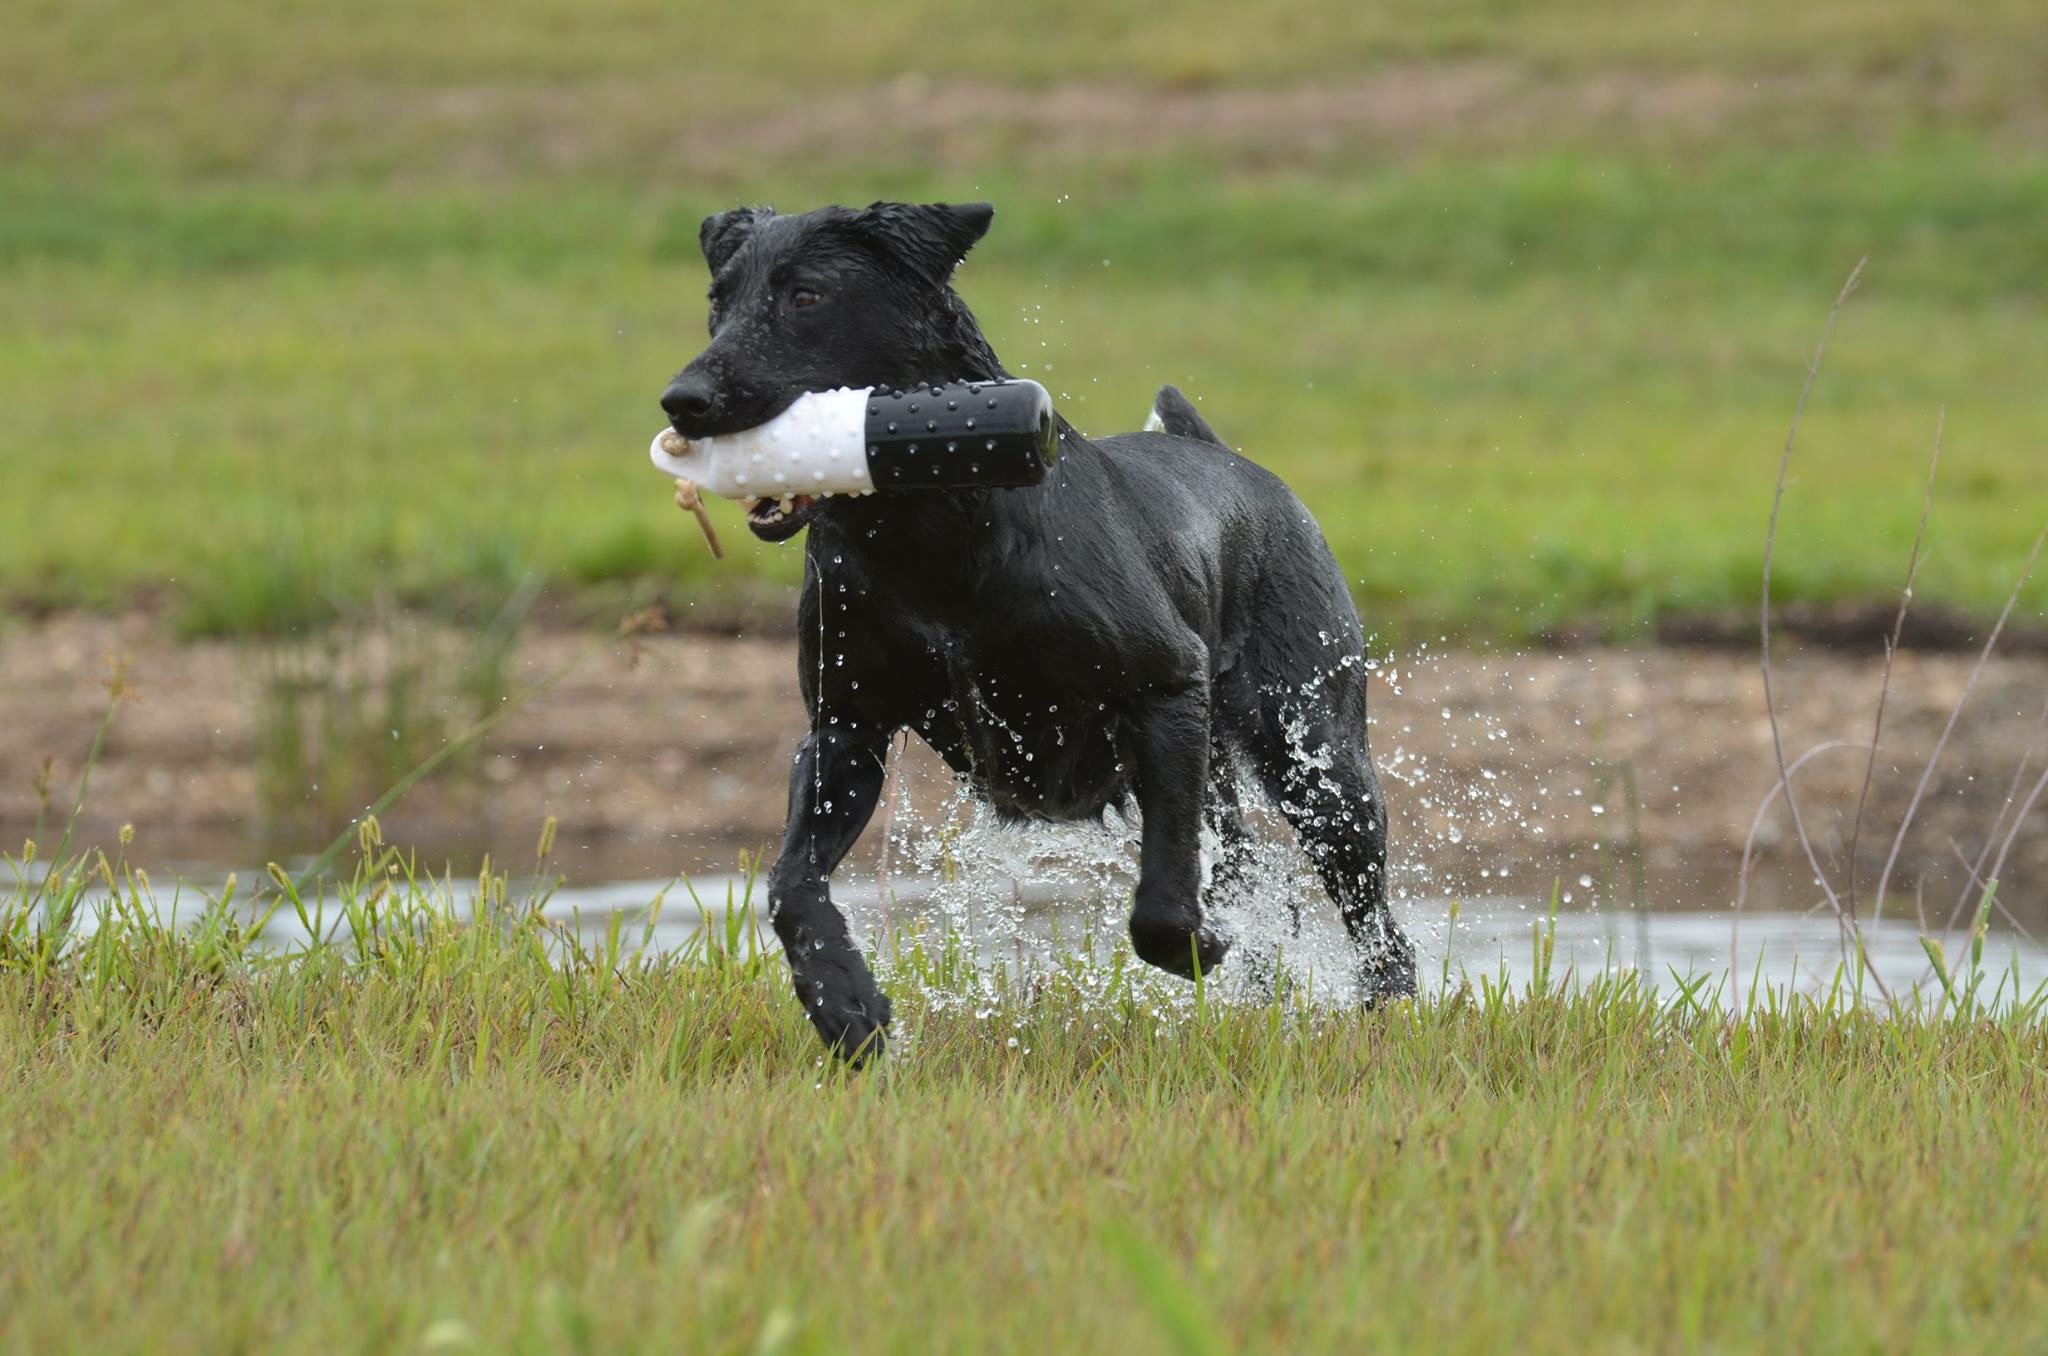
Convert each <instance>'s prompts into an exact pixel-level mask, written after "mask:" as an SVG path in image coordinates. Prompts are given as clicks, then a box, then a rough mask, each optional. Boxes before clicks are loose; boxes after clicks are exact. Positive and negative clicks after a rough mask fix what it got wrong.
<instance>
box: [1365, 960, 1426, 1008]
mask: <svg viewBox="0 0 2048 1356" xmlns="http://www.w3.org/2000/svg"><path fill="white" fill-rule="evenodd" d="M1358 992H1359V1000H1360V1001H1361V1002H1363V1003H1364V1004H1365V1006H1366V1007H1368V1008H1378V1007H1384V1006H1386V1005H1387V1004H1389V1003H1398V1002H1401V1001H1402V1000H1403V999H1408V998H1413V997H1415V993H1416V983H1415V953H1414V951H1413V950H1412V949H1410V948H1408V947H1406V946H1402V947H1389V948H1386V949H1385V950H1384V951H1383V952H1382V954H1380V955H1377V956H1369V957H1367V958H1366V959H1365V961H1364V962H1362V963H1361V964H1360V966H1359V970H1358Z"/></svg>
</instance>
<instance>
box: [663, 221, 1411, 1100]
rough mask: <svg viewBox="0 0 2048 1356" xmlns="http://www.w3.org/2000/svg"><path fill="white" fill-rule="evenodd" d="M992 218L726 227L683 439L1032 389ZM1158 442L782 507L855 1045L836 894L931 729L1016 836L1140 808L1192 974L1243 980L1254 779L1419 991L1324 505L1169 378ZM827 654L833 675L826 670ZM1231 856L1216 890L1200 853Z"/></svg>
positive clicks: (837, 1023) (793, 840)
mask: <svg viewBox="0 0 2048 1356" xmlns="http://www.w3.org/2000/svg"><path fill="white" fill-rule="evenodd" d="M993 215H994V211H993V209H992V208H991V207H989V206H988V205H987V204H985V203H973V204H964V205H960V204H945V203H936V204H910V203H875V204H874V205H872V206H869V207H866V208H861V209H848V208H843V207H826V208H821V209H819V210H817V211H812V212H805V213H803V214H801V215H788V216H778V215H777V214H775V213H774V212H773V211H771V210H768V209H765V208H741V209H738V210H735V211H730V212H724V213H720V214H719V215H716V216H713V217H711V218H709V219H707V220H706V221H705V222H704V224H703V228H702V231H701V232H700V237H699V238H700V242H701V244H702V246H703V251H704V258H705V261H706V262H707V263H708V264H709V266H710V270H711V275H712V284H711V292H710V315H709V327H710V333H711V341H710V343H709V345H708V346H707V347H706V348H705V349H704V350H703V352H702V353H700V354H699V355H698V356H697V357H696V358H695V359H694V360H692V361H691V362H690V364H689V365H688V366H687V367H685V368H683V370H682V371H680V372H679V373H677V374H676V376H675V377H674V378H673V379H672V380H671V382H670V383H669V386H668V388H667V390H666V391H665V392H664V394H663V396H662V400H661V404H662V408H663V411H664V412H665V413H666V414H667V415H668V417H669V420H670V422H671V424H672V425H673V426H674V428H675V429H676V431H677V432H678V433H680V434H682V435H683V436H684V437H686V438H694V437H706V436H711V435H715V434H721V433H731V432H735V431H737V430H741V429H746V428H751V427H754V426H755V425H758V424H762V423H765V422H766V421H767V420H769V419H770V418H772V417H773V416H775V415H776V414H778V413H780V412H781V411H782V410H783V409H785V408H786V407H787V406H788V405H789V404H790V402H791V401H793V400H794V399H795V398H796V397H797V396H798V395H800V394H801V393H803V392H805V391H813V390H825V389H830V388H833V387H839V386H855V387H862V386H887V387H897V388H901V387H905V386H910V385H913V384H921V383H937V382H947V381H953V380H973V379H984V380H985V379H992V378H998V377H1002V376H1005V375H1007V374H1006V373H1005V372H1004V369H1003V366H1002V364H1001V362H1000V361H999V360H998V359H997V357H996V355H995V352H994V351H993V350H992V349H991V348H990V347H989V343H988V341H987V339H986V338H984V337H983V335H982V332H981V328H980V326H979V325H977V324H976V323H975V319H974V316H973V313H972V312H971V311H969V310H968V308H967V305H966V303H965V302H964V301H962V300H961V298H960V296H959V294H958V293H957V292H955V291H954V290H953V287H952V278H953V273H954V269H955V268H956V266H957V265H958V264H959V263H960V262H961V261H962V259H964V258H965V256H966V254H967V252H968V250H969V249H971V248H972V247H973V245H974V244H975V242H976V241H978V240H980V239H981V237H982V235H983V234H984V233H985V232H986V231H987V230H988V228H989V223H990V221H991V219H992V217H993ZM1147 427H1148V431H1145V432H1139V433H1130V434H1123V435H1120V436H1117V437H1109V438H1100V439H1093V440H1091V439H1087V438H1084V437H1082V436H1081V435H1080V434H1079V433H1078V432H1077V431H1075V430H1074V429H1073V428H1072V427H1070V426H1068V425H1067V424H1066V423H1065V422H1064V421H1061V424H1060V428H1059V447H1060V455H1059V457H1058V459H1057V461H1056V462H1055V463H1054V465H1053V467H1052V469H1051V471H1050V472H1049V473H1048V475H1047V477H1046V479H1045V481H1044V482H1043V483H1042V484H1039V485H1036V486H1033V487H1029V488H1022V489H997V490H956V491H909V492H896V493H892V494H877V495H870V496H864V497H845V496H841V497H836V498H823V499H818V500H816V501H800V502H793V503H792V504H791V505H790V506H789V507H788V508H787V509H784V508H782V506H781V505H779V504H773V505H768V506H766V508H765V509H764V508H763V506H761V505H756V506H755V510H754V511H753V512H752V513H750V515H749V519H748V522H749V526H750V528H751V529H752V530H753V531H754V532H755V533H756V535H758V536H761V537H763V538H765V539H768V540H782V539H785V538H788V537H791V536H794V535H795V534H796V533H797V532H799V531H802V530H804V529H808V531H809V536H808V538H807V540H806V542H805V544H804V584H803V593H802V598H801V601H800V603H799V606H798V628H797V635H798V637H799V649H800V653H799V659H798V675H799V678H800V680H801V686H802V690H803V700H804V704H805V707H806V709H807V711H808V713H809V717H810V728H809V733H808V734H806V735H805V736H804V739H803V742H802V743H801V744H800V745H799V746H798V748H797V750H796V754H795V757H794V759H793V762H792V766H791V769H790V780H789V817H788V822H787V826H786V828H785V830H784V833H783V838H782V845H781V851H780V854H779V856H778V857H777V860H776V862H775V865H774V867H773V868H772V869H771V870H770V872H769V876H768V904H769V913H770V917H771V919H772V920H773V924H774V927H775V931H776V935H777V936H778V937H779V938H780V939H781V942H782V944H783V948H784V950H785V952H786V954H787V956H788V959H789V965H790V970H791V974H792V976H793V978H794V981H795V986H796V992H797V996H798V998H799V999H800V1000H801V1002H802V1003H803V1006H804V1011H805V1013H806V1014H807V1015H808V1016H809V1018H810V1020H811V1023H812V1025H813V1026H814V1027H815V1028H816V1029H817V1032H818V1034H819V1036H821V1037H822V1038H823V1039H824V1041H825V1043H826V1045H827V1046H828V1047H830V1048H831V1049H832V1050H833V1051H834V1052H835V1053H837V1054H839V1055H841V1056H843V1057H846V1058H850V1059H854V1060H861V1059H864V1058H867V1057H869V1056H871V1055H873V1054H875V1053H877V1052H879V1051H880V1050H881V1048H882V1046H883V1043H884V1040H885V1032H886V1028H887V1026H888V1024H889V1000H888V998H887V997H886V996H885V995H884V994H883V993H882V992H881V990H880V988H879V987H878V986H877V985H876V983H875V980H874V976H873V975H872V974H871V973H870V971H869V969H868V965H867V962H866V960H865V959H864V957H863V956H862V954H861V952H860V949H859V948H858V947H857V946H856V945H855V944H854V941H853V938H852V936H851V934H850V933H849V932H848V929H847V925H846V920H845V918H844V916H843V915H842V914H841V913H840V912H839V910H838V909H837V908H836V907H835V906H834V904H833V903H832V898H831V893H830V882H831V876H832V872H833V870H834V868H836V867H837V866H838V864H839V862H840V860H841V859H842V858H843V857H844V856H845V855H846V853H847V852H848V850H849V849H851V848H852V846H853V844H854V841H855V840H856V839H857V838H858V837H859V836H860V834H861V831H862V830H863V829H864V828H865V827H866V825H867V823H868V820H869V817H870V815H871V814H872V813H873V811H874V808H875V805H876V803H877V801H878V799H879V797H880V795H881V791H882V784H883V770H884V763H885V760H886V757H887V752H888V748H889V744H890V740H891V738H892V737H893V736H894V735H895V734H896V732H897V731H899V730H903V729H910V730H914V731H916V732H917V734H918V735H919V736H920V737H921V738H923V739H924V740H925V741H926V742H927V743H928V744H930V745H931V747H932V748H933V749H934V750H936V751H937V752H938V754H939V756H940V757H942V758H943V759H945V761H946V763H947V764H948V765H949V766H951V767H952V768H953V769H954V771H955V772H957V773H958V774H960V775H961V776H962V777H964V778H965V779H966V780H967V781H968V783H969V784H970V786H971V787H972V789H973V791H974V792H975V794H976V795H977V796H979V797H980V798H982V799H983V800H984V801H986V802H987V803H988V804H990V805H992V806H994V807H995V809H996V810H997V811H998V812H1000V813H1002V814H1004V815H1006V816H1012V817H1020V818H1030V819H1042V820H1073V819H1092V818H1098V817H1100V815H1101V814H1102V812H1103V810H1104V809H1105V807H1110V806H1115V807H1119V808H1126V807H1128V806H1129V805H1131V804H1132V803H1133V802H1135V804H1136V806H1137V808H1138V810H1139V812H1140V816H1141V823H1142V830H1141V837H1140V850H1141V862H1140V868H1139V877H1138V884H1137V889H1136V892H1135V896H1134V899H1133V902H1132V907H1131V916H1130V933H1131V942H1132V945H1133V946H1134V947H1135V949H1136V951H1137V954H1138V955H1139V956H1140V957H1142V958H1143V959H1144V960H1146V961H1147V962H1149V963H1151V964H1153V965H1155V966H1158V967H1160V968H1161V969H1164V970H1168V971H1171V972H1173V973H1174V974H1178V975H1192V974H1194V973H1195V971H1196V968H1197V967H1200V968H1201V969H1203V970H1208V969H1211V968H1213V967H1214V966H1216V965H1217V964H1218V963H1220V962H1221V961H1222V960H1223V957H1224V953H1225V951H1226V949H1227V940H1226V938H1225V937H1224V936H1223V935H1222V934H1221V933H1220V932H1218V931H1217V930H1216V929H1215V927H1214V926H1213V923H1212V919H1211V915H1212V913H1213V911H1214V905H1215V904H1216V902H1217V901H1219V900H1221V899H1225V898H1228V897H1229V896H1230V892H1231V891H1233V890H1234V889H1237V888H1239V887H1241V885H1242V884H1243V877H1244V873H1245V872H1246V870H1247V869H1248V866H1249V856H1248V851H1249V845H1250V841H1251V840H1250V831H1249V829H1248V828H1247V826H1246V824H1245V821H1244V817H1243V813H1242V811H1241V809H1240V807H1239V804H1238V800H1237V796H1236V791H1235V787H1236V778H1237V775H1238V773H1239V772H1240V771H1241V770H1242V771H1248V772H1249V773H1250V774H1251V775H1252V776H1254V777H1255V778H1257V780H1258V782H1259V783H1260V784H1261V785H1263V787H1264V789H1265V791H1266V793H1267V795H1268V796H1269V797H1270V798H1271V800H1272V802H1273V803H1274V804H1275V805H1276V806H1278V807H1279V809H1280V811H1281V813H1282V814H1283V815H1285V817H1286V818H1287V820H1288V822H1289V823H1290V825H1291V826H1292V827H1293V829H1294V832H1295V835H1296V837H1297V839H1298V840H1299V842H1300V843H1301V846H1302V847H1303V849H1304V850H1305V851H1306V853H1307V855H1308V857H1309V858H1310V860H1311V861H1312V862H1313V863H1314V865H1315V867H1316V869H1317V871H1318V873H1319V875H1320V877H1321V880H1322V883H1323V886H1324V889H1325V890H1326V891H1327V893H1328V894H1329V897H1330V898H1331V900H1332V901H1334V902H1335V904H1336V905H1337V908H1338V910H1339V911H1340V912H1341V914H1342V915H1343V918H1344V922H1345V924H1346V925H1347V927H1348V929H1349V932H1350V935H1351V937H1352V939H1353V941H1354V943H1355V945H1356V947H1357V956H1358V970H1357V979H1358V984H1359V989H1360V996H1361V998H1362V1000H1363V1001H1366V1002H1379V1001H1383V1000H1386V999H1390V998H1398V997H1403V996H1407V995H1410V994H1412V993H1413V992H1414V991H1415V959H1414V952H1413V949H1412V947H1411V946H1410V944H1409V942H1408V940H1407V938H1406V937H1405V936H1404V935H1403V934H1402V933H1401V931H1400V929H1399V928H1398V927H1397V926H1396V924H1395V920H1394V918H1393V916H1392V914H1391V912H1390V911H1389V909H1388V904H1387V868H1386V853H1387V814H1386V805H1385V802H1384V801H1383V800H1382V798H1381V793H1380V786H1379V782H1378V779H1377V778H1376V776H1375V775H1374V772H1373V766H1372V759H1371V755H1370V753H1369V752H1368V749H1367V743H1366V714H1365V700H1366V664H1365V656H1364V640H1363V635H1362V633H1361V629H1360V625H1359V620H1358V614H1357V612H1356V610H1355V608H1354V607H1353V604H1352V601H1351V595H1350V591H1349V590H1348V589H1347V588H1346V587H1345V582H1344V576H1343V574H1342V572H1341V571H1340V570H1339V569H1338V567H1337V562H1336V560H1335V559H1334V557H1332V555H1331V553H1330V549H1329V547H1328V545H1327V544H1326V543H1325V542H1324V540H1323V536H1322V533H1321V531H1320V529H1318V528H1317V526H1316V523H1315V520H1314V519H1313V518H1312V517H1311V516H1310V514H1309V512H1308V510H1307V509H1306V508H1304V507H1303V506H1302V503H1301V501H1300V500H1299V499H1297V498H1296V497H1295V496H1294V494H1293V493H1292V492H1291V491H1290V490H1289V489H1288V488H1287V486H1286V485H1285V484H1284V483H1282V482H1281V481H1280V480H1279V478H1278V477H1276V476H1274V475H1272V474H1271V473H1269V472H1267V471H1265V470H1263V469H1261V468H1260V467H1259V466H1257V465H1255V464H1254V463H1252V462H1251V461H1249V460H1247V459H1246V458H1244V457H1242V456H1239V455H1238V454H1237V453H1235V452H1233V451H1231V450H1230V448H1229V447H1227V446H1226V445H1225V444H1224V443H1223V441H1222V440H1221V439H1220V438H1218V437H1217V436H1216V434H1215V433H1214V432H1213V431H1212V430H1211V429H1210V428H1209V426H1208V424H1207V423H1206V422H1204V421H1203V419H1202V417H1201V416H1200V415H1199V414H1198V413H1196V412H1195V409H1194V407H1193V406H1192V405H1191V404H1190V403H1189V402H1188V401H1187V400H1186V399H1185V398H1184V397H1183V396H1182V395H1181V394H1180V392H1178V391H1176V390H1174V389H1173V388H1172V387H1167V388H1165V389H1164V390H1162V391H1161V392H1160V393H1159V396H1158V399H1157V401H1156V403H1155V406H1154V409H1153V417H1152V419H1150V420H1149V421H1148V424H1147ZM827 655H829V657H830V662H821V660H822V659H824V658H825V657H826V656H827ZM1205 825H1206V826H1208V827H1209V828H1211V829H1212V830H1213V831H1214V832H1215V833H1216V834H1217V835H1218V836H1219V839H1220V841H1221V843H1222V844H1223V851H1222V853H1221V855H1220V859H1219V860H1218V861H1217V862H1216V863H1215V865H1214V869H1213V870H1212V871H1211V873H1210V878H1209V879H1208V881H1207V882H1206V883H1205V882H1204V880H1203V872H1202V862H1201V846H1200V844H1201V835H1202V830H1203V828H1204V826H1205Z"/></svg>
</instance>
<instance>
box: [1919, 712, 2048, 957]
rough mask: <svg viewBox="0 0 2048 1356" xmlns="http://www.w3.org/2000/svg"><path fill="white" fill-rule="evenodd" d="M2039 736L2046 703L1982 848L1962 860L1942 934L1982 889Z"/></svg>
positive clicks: (2047, 719)
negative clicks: (1964, 869) (1964, 875)
mask: <svg viewBox="0 0 2048 1356" xmlns="http://www.w3.org/2000/svg"><path fill="white" fill-rule="evenodd" d="M2043 733H2048V702H2043V703H2042V704H2041V714H2040V715H2039V716H2037V717H2036V718H2035V720H2034V733H2033V735H2032V736H2031V737H2030V738H2029V739H2028V740H2027V747H2026V748H2025V749H2024V750H2023V751H2022V752H2021V753H2020V761H2019V765H2018V766H2017V767H2015V768H2013V770H2012V781H2011V782H2009V783H2008V784H2007V785H2006V788H2005V799H2004V800H2003V801H2000V802H1999V805H1998V813H1997V814H1995V815H1993V816H1992V817H1991V827H1990V829H1989V830H1987V831H1986V832H1985V834H1984V846H1983V847H1982V848H1981V849H1979V850H1978V853H1977V860H1976V861H1974V862H1971V861H1968V859H1965V865H1967V866H1968V867H1969V868H1970V878H1969V879H1968V880H1967V881H1965V882H1964V883H1963V888H1962V889H1961V890H1960V891H1958V892H1957V894H1956V906H1955V908H1954V909H1952V910H1950V912H1949V916H1948V921H1947V922H1946V923H1944V924H1943V925H1942V929H1941V930H1942V932H1943V933H1944V934H1946V933H1950V932H1953V931H1955V927H1956V924H1957V922H1959V921H1960V920H1961V919H1962V916H1963V910H1964V909H1966V908H1968V907H1969V906H1970V891H1971V888H1972V887H1973V886H1975V887H1976V888H1978V889H1982V888H1983V884H1982V883H1983V881H1984V880H1985V879H1986V876H1985V872H1986V871H1987V870H1988V869H1989V868H1990V863H1991V854H1992V852H1993V850H1994V849H1996V847H1997V846H1998V841H1999V837H1998V836H1999V834H2000V833H2001V832H2003V831H2004V829H2005V814H2006V811H2008V810H2010V809H2012V808H2013V806H2015V805H2018V804H2020V788H2021V787H2022V786H2024V785H2025V784H2026V780H2027V769H2028V768H2029V767H2031V766H2033V762H2034V755H2035V754H2036V753H2038V752H2040V750H2041V736H2042V734H2043ZM2020 818H2021V819H2025V818H2026V811H2025V810H2024V809H2022V810H2021V812H2020ZM1956 855H1957V856H1958V857H1961V856H1962V849H1961V848H1960V847H1958V848H1957V849H1956ZM1998 907H1999V908H2000V909H2001V910H2003V909H2004V908H2005V905H2004V904H2002V903H2001V904H1999V905H1998Z"/></svg>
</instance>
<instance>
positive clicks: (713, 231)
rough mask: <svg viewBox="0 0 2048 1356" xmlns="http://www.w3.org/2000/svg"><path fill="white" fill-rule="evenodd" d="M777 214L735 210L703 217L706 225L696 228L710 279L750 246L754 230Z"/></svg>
mask: <svg viewBox="0 0 2048 1356" xmlns="http://www.w3.org/2000/svg"><path fill="white" fill-rule="evenodd" d="M774 215H775V209H774V208H772V207H735V208H733V209H732V211H730V212H720V213H718V214H717V215H715V216H708V217H706V218H704V224H703V225H702V226H699V227H698V228H697V243H698V244H699V245H700V246H702V247H703V250H704V262H705V263H707V264H709V265H711V276H712V277H714V278H715V277H717V276H718V270H720V269H722V268H724V267H725V265H726V261H727V260H729V259H731V258H732V257H733V255H735V254H737V253H739V248H740V246H742V245H744V244H746V243H747V237H748V236H749V235H751V234H752V233H753V230H754V228H755V227H756V226H758V225H760V224H761V223H762V222H764V221H766V220H768V218H770V217H772V216H774Z"/></svg>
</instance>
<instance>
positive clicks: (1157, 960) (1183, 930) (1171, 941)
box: [1131, 914, 1230, 979]
mask: <svg viewBox="0 0 2048 1356" xmlns="http://www.w3.org/2000/svg"><path fill="white" fill-rule="evenodd" d="M1131 948H1132V949H1133V950H1135V951H1136V952H1137V953H1138V959H1139V960H1142V961H1144V962H1145V963H1146V964H1147V965H1156V966H1158V967H1159V968H1160V969H1161V970H1164V971H1166V972H1167V973H1168V974H1170V975H1179V976H1180V977H1181V978H1182V979H1193V978H1194V977H1195V975H1196V973H1197V970H1198V969H1199V972H1200V973H1202V974H1205V975H1206V974H1208V973H1210V972H1211V971H1213V970H1214V969H1215V968H1216V967H1217V966H1219V965H1221V964H1223V958H1224V957H1225V956H1227V955H1229V954H1230V938H1228V937H1225V936H1224V935H1222V934H1221V933H1219V932H1217V931H1215V930H1214V929H1212V928H1211V927H1209V926H1208V925H1207V924H1206V923H1205V924H1202V925H1200V926H1198V927H1196V928H1195V929H1194V930H1193V931H1192V932H1190V931H1189V930H1188V928H1187V927H1186V926H1185V925H1184V924H1177V923H1173V922H1164V921H1158V920H1154V919H1149V918H1147V917H1145V916H1144V915H1142V914H1134V915H1133V916H1132V918H1131Z"/></svg>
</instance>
